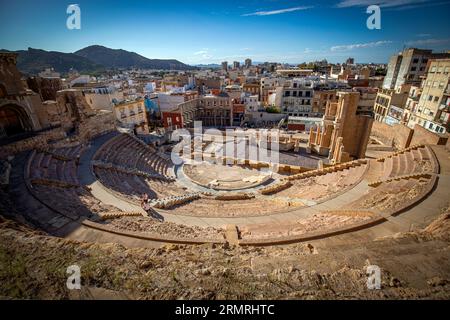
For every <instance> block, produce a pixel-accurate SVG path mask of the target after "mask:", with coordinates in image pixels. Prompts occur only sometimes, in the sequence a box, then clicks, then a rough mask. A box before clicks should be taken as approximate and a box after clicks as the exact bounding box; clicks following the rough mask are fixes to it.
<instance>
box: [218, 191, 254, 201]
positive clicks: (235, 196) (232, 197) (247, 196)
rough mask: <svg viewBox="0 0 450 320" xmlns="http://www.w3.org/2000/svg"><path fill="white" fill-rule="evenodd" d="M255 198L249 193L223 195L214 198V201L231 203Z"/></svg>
mask: <svg viewBox="0 0 450 320" xmlns="http://www.w3.org/2000/svg"><path fill="white" fill-rule="evenodd" d="M254 197H255V195H254V194H251V193H224V194H219V195H217V196H215V197H214V199H215V200H220V201H232V200H249V199H253V198H254Z"/></svg>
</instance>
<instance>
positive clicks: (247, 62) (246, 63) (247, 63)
mask: <svg viewBox="0 0 450 320" xmlns="http://www.w3.org/2000/svg"><path fill="white" fill-rule="evenodd" d="M251 66H252V59H245V67H246V68H250V67H251Z"/></svg>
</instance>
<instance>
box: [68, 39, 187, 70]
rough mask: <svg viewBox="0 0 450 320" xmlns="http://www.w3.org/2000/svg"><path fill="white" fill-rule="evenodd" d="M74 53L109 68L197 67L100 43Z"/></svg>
mask: <svg viewBox="0 0 450 320" xmlns="http://www.w3.org/2000/svg"><path fill="white" fill-rule="evenodd" d="M74 54H76V55H78V56H80V57H84V58H87V59H89V60H91V61H93V62H95V63H98V64H101V65H103V66H105V67H107V68H123V69H129V68H140V69H158V70H192V69H195V67H192V66H189V65H186V64H184V63H181V62H180V61H178V60H160V59H147V58H145V57H143V56H141V55H139V54H137V53H135V52H129V51H125V50H122V49H110V48H106V47H103V46H99V45H94V46H89V47H86V48H84V49H81V50H78V51H77V52H75V53H74Z"/></svg>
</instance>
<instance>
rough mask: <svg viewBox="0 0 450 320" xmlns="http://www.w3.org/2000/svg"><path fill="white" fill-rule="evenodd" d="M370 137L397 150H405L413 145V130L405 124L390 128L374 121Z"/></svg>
mask: <svg viewBox="0 0 450 320" xmlns="http://www.w3.org/2000/svg"><path fill="white" fill-rule="evenodd" d="M370 135H371V136H373V137H375V138H377V139H378V140H380V141H381V142H383V143H384V144H385V145H388V146H393V147H395V148H397V149H405V148H407V147H409V145H410V144H411V138H412V136H413V130H412V129H411V128H408V127H407V126H405V125H403V124H395V125H393V126H390V125H388V124H386V123H381V122H378V121H374V123H373V125H372V131H371V133H370Z"/></svg>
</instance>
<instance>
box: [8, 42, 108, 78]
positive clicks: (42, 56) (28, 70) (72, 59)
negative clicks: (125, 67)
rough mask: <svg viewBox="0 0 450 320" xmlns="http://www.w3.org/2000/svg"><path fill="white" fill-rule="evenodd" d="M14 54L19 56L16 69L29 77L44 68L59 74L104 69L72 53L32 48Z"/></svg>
mask: <svg viewBox="0 0 450 320" xmlns="http://www.w3.org/2000/svg"><path fill="white" fill-rule="evenodd" d="M4 51H7V50H4ZM15 52H16V53H18V54H19V56H18V57H17V68H18V69H19V70H20V71H21V72H22V73H25V74H30V75H34V74H38V73H39V72H41V71H43V70H44V69H45V68H54V69H55V71H57V72H60V73H67V72H69V70H70V69H71V68H73V69H76V70H77V71H79V72H96V71H101V70H102V69H104V67H103V66H101V65H99V64H97V63H94V62H92V61H91V60H89V59H86V58H84V57H81V56H78V55H76V54H73V53H63V52H56V51H45V50H39V49H33V48H28V50H19V51H15Z"/></svg>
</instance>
